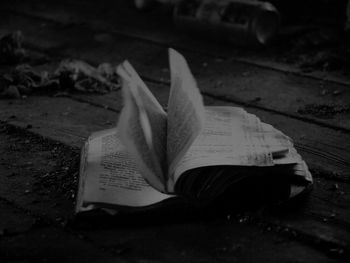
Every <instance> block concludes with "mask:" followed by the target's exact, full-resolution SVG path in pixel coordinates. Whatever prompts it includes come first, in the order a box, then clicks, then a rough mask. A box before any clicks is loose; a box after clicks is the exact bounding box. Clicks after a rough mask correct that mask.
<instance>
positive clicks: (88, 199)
mask: <svg viewBox="0 0 350 263" xmlns="http://www.w3.org/2000/svg"><path fill="white" fill-rule="evenodd" d="M86 156H87V161H86V164H85V168H84V173H83V174H84V177H85V178H84V185H85V186H84V194H83V196H82V199H83V201H84V204H85V205H86V204H94V203H105V204H112V205H113V204H114V205H120V206H134V207H137V206H147V205H152V204H154V203H157V202H160V201H162V200H164V199H167V198H170V197H171V196H169V195H165V194H162V193H160V192H159V191H157V190H156V189H154V188H153V187H152V186H150V185H149V184H148V183H147V182H146V181H145V179H144V178H143V177H142V176H141V174H140V173H139V171H138V168H137V166H136V164H135V161H134V160H133V159H132V158H130V156H129V154H128V152H127V151H126V149H125V147H124V146H123V144H122V143H121V141H120V139H119V137H118V133H117V130H116V129H110V130H105V131H102V132H99V133H95V134H93V135H92V136H91V137H90V138H89V140H88V144H87V155H86Z"/></svg>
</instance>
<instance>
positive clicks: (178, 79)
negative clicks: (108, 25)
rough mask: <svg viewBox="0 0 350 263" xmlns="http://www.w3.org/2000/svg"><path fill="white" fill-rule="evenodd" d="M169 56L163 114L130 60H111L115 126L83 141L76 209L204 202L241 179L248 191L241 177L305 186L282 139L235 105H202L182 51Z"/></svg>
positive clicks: (307, 180)
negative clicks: (118, 89) (118, 84)
mask: <svg viewBox="0 0 350 263" xmlns="http://www.w3.org/2000/svg"><path fill="white" fill-rule="evenodd" d="M169 60H170V75H171V87H170V95H169V101H168V107H167V112H165V111H164V109H163V108H162V107H161V105H160V104H159V103H158V101H157V100H156V98H155V97H154V96H153V95H152V93H151V92H150V90H149V89H148V88H147V87H146V85H145V83H144V82H143V81H142V80H141V78H140V77H139V75H138V74H137V73H136V71H135V70H134V69H133V67H132V66H131V65H130V63H128V62H127V61H125V62H124V63H122V64H121V65H119V66H118V68H117V72H118V74H119V75H120V77H121V79H122V87H123V88H122V91H123V97H124V107H123V109H122V112H121V114H120V117H119V121H118V124H117V127H115V128H113V129H109V130H105V131H101V132H97V133H94V134H92V135H91V136H90V137H89V139H88V140H87V142H86V144H85V147H84V149H83V151H82V158H81V168H80V179H79V190H78V195H77V206H76V211H77V212H82V211H87V210H92V209H96V208H102V209H106V210H109V211H111V209H112V210H116V211H117V210H118V209H122V208H125V207H127V208H138V209H139V208H146V207H147V208H150V207H152V206H156V205H160V204H166V200H170V199H171V200H173V199H176V198H178V197H182V198H181V200H183V199H185V200H186V199H188V200H191V202H193V201H194V202H196V201H197V202H199V203H210V202H212V201H213V200H216V199H217V198H219V197H220V196H225V194H227V192H228V191H235V190H234V189H236V190H237V189H239V191H242V189H241V185H245V187H246V189H243V191H248V192H249V191H250V190H251V189H249V184H242V182H249V181H250V182H252V181H255V180H256V181H257V182H264V181H266V182H270V183H269V184H271V178H273V180H277V181H279V182H284V185H288V197H293V196H295V195H297V194H299V193H301V192H302V191H303V190H304V189H306V188H307V187H308V186H310V185H311V184H312V176H311V174H310V172H309V170H308V167H307V165H306V164H305V162H304V161H303V160H302V158H301V157H300V155H299V154H298V153H297V151H296V150H295V148H294V147H293V143H292V140H291V139H290V138H289V137H287V136H286V135H284V134H283V133H282V132H280V131H278V130H277V129H275V128H274V127H272V126H271V125H269V124H266V123H263V122H261V121H260V120H259V118H258V117H257V116H255V115H253V114H249V113H247V112H246V111H245V110H244V109H242V108H238V107H231V106H212V107H205V106H204V104H203V99H202V96H201V94H200V92H199V89H198V87H197V84H196V81H195V79H194V77H193V76H192V74H191V72H190V69H189V67H188V64H187V62H186V61H185V59H184V57H183V56H182V55H181V54H179V53H178V52H176V51H175V50H173V49H169ZM272 175H273V176H272ZM259 184H260V183H259ZM235 186H236V187H235ZM258 187H259V186H258ZM261 187H266V186H264V184H263V183H262V184H261ZM274 187H278V184H276V186H274ZM266 189H269V188H268V187H267V188H266ZM266 194H268V193H266ZM228 196H229V195H228ZM179 199H180V198H179ZM230 201H231V200H226V202H230Z"/></svg>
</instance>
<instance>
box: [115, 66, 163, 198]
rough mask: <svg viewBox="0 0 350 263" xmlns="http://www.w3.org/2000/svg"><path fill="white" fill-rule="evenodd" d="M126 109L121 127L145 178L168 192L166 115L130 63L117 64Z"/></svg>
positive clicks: (121, 118)
mask: <svg viewBox="0 0 350 263" xmlns="http://www.w3.org/2000/svg"><path fill="white" fill-rule="evenodd" d="M117 73H118V74H119V75H120V76H121V78H122V83H123V94H124V103H125V105H124V108H123V110H122V112H121V115H120V118H119V122H118V130H119V131H120V137H121V139H122V142H123V144H124V145H125V146H126V148H127V150H128V151H129V152H130V154H131V155H132V156H133V157H135V161H136V163H137V165H138V166H139V169H140V171H142V175H143V176H144V177H145V179H146V180H147V181H148V182H149V183H150V184H151V185H152V186H153V187H154V188H156V189H157V190H159V191H161V192H165V191H166V190H165V182H166V179H165V170H166V168H165V165H166V149H165V145H166V125H167V115H166V113H165V112H164V111H163V109H162V108H161V106H160V105H159V103H158V102H157V100H156V99H155V98H154V97H153V95H152V94H151V92H150V91H149V90H148V89H147V87H146V85H145V84H144V83H143V82H142V80H141V79H140V78H139V76H138V75H137V73H136V72H135V70H133V68H132V67H131V65H130V64H129V63H128V62H124V63H123V64H122V65H121V66H119V67H118V69H117Z"/></svg>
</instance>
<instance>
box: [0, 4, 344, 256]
mask: <svg viewBox="0 0 350 263" xmlns="http://www.w3.org/2000/svg"><path fill="white" fill-rule="evenodd" d="M128 2H129V1H107V0H104V1H102V2H101V4H100V5H96V4H95V1H74V2H71V1H40V0H36V1H3V2H2V4H1V5H0V23H1V25H2V27H1V28H0V34H1V35H2V34H5V33H9V32H13V31H14V30H21V31H22V33H23V36H24V48H25V49H26V52H27V58H26V60H25V62H26V63H29V64H31V65H32V66H33V67H34V68H35V69H36V70H38V71H43V70H49V71H50V70H51V71H52V70H53V69H55V68H56V67H57V65H58V64H59V62H60V61H61V60H62V59H64V58H79V59H83V60H85V61H88V62H89V63H91V64H92V65H97V64H99V63H102V62H110V63H112V64H113V65H116V64H118V63H120V62H121V61H123V60H124V59H129V60H130V61H131V63H132V64H133V65H134V66H135V67H136V69H137V70H138V71H139V72H140V73H141V75H142V77H143V78H144V79H145V80H146V82H147V85H148V86H149V87H150V89H151V90H152V92H153V93H154V94H155V96H156V97H157V98H158V100H159V101H160V102H161V104H162V105H163V106H166V103H167V98H168V92H169V87H168V86H169V71H168V69H167V67H168V66H167V51H166V49H167V47H169V46H171V47H175V48H177V49H178V50H179V51H180V52H181V53H183V54H184V55H185V57H186V58H187V59H188V61H189V63H190V67H191V68H192V69H193V73H194V75H195V76H196V78H197V80H198V83H199V87H200V89H201V92H202V94H203V95H204V99H205V103H206V104H207V105H233V106H240V107H244V108H245V109H246V110H247V111H248V112H251V113H253V114H256V115H257V116H258V117H259V118H261V119H262V120H263V121H265V122H267V123H270V124H272V125H274V126H275V127H277V128H278V129H280V130H282V131H283V132H285V133H286V134H288V135H289V136H290V137H291V138H293V140H294V142H295V145H296V147H297V149H298V151H299V152H300V153H301V154H302V156H303V157H304V158H305V160H306V161H307V163H308V164H309V166H310V169H311V171H312V173H313V175H314V178H315V186H314V189H313V191H312V193H311V194H310V195H309V196H307V197H304V198H302V199H301V200H296V202H295V203H290V204H284V205H282V206H277V207H276V206H268V207H266V208H261V209H258V210H256V209H255V210H253V211H252V210H249V211H243V212H242V211H240V212H239V213H237V212H235V211H226V212H225V213H223V214H222V213H220V214H218V215H216V214H214V215H213V214H210V213H205V214H201V215H196V214H193V213H191V212H190V211H186V210H185V211H182V212H181V213H182V214H175V213H174V212H172V211H159V212H155V213H145V214H137V215H132V216H120V217H117V218H113V219H106V218H103V219H101V218H99V217H96V218H88V219H87V218H78V219H77V218H75V217H74V213H73V209H74V200H75V190H76V184H77V176H78V166H79V151H80V148H81V146H82V144H83V142H84V140H85V139H86V138H87V137H88V136H89V134H90V133H91V132H93V131H97V130H101V129H106V128H109V127H112V126H113V125H114V124H115V123H116V121H117V119H118V115H119V112H120V109H121V107H122V105H121V94H120V91H119V90H117V91H113V92H111V93H107V94H104V95H98V94H87V93H78V92H68V93H60V94H57V91H51V92H40V93H39V92H29V94H27V95H26V96H23V97H21V98H19V99H1V100H0V121H1V123H0V141H1V145H0V261H1V262H3V261H4V262H77V261H86V262H110V261H111V262H112V261H113V262H119V261H120V262H252V261H253V262H261V261H266V262H283V261H284V262H336V261H347V260H348V259H349V253H350V234H349V230H350V212H349V204H350V202H349V201H350V200H349V199H350V185H349V182H350V181H349V178H350V177H349V176H350V175H349V170H350V169H349V168H350V151H349V148H350V118H349V116H350V110H349V109H350V92H349V86H350V78H349V76H350V75H349V74H348V73H349V71H348V64H347V62H346V61H348V60H345V62H344V61H343V60H339V59H336V60H327V59H326V60H322V59H319V60H318V62H319V61H321V62H320V64H317V63H315V64H311V65H310V64H309V65H306V66H305V64H303V63H300V59H301V57H307V60H306V61H310V60H309V59H310V58H314V57H315V53H317V52H323V53H327V52H328V51H329V50H341V52H343V53H342V56H343V57H345V58H346V56H347V54H348V53H347V52H348V51H347V48H346V46H343V42H341V41H340V42H337V43H336V44H334V42H326V43H328V44H327V45H328V46H327V45H326V47H325V45H323V46H322V45H321V46H317V52H316V49H315V47H314V46H311V47H309V49H307V48H306V49H303V50H302V51H300V49H298V48H296V49H293V50H292V51H293V52H294V53H293V52H291V53H288V54H287V51H289V49H290V47H291V45H292V47H297V46H295V45H294V44H293V43H291V42H290V41H289V42H288V41H287V42H284V40H283V38H285V35H282V36H281V38H280V39H279V40H278V41H277V43H276V44H275V45H273V46H272V47H268V48H266V49H263V50H261V49H260V50H253V51H252V50H250V49H243V48H238V47H234V46H232V45H228V44H225V45H219V44H218V43H213V42H211V41H204V40H203V39H197V38H194V37H191V36H189V35H186V34H184V33H183V32H181V31H179V30H177V29H176V28H174V26H173V25H172V23H171V19H169V14H168V13H166V11H164V10H153V11H151V12H150V13H145V14H144V13H138V12H136V11H135V10H134V9H133V8H132V7H131V5H130V4H127V3H128ZM287 39H290V38H287ZM293 39H295V38H293ZM301 39H304V38H301ZM306 39H308V38H306ZM312 39H315V38H312ZM316 39H317V38H316ZM295 40H296V39H295ZM322 43H324V42H322ZM330 43H333V44H330ZM329 45H330V46H329ZM332 45H333V46H332ZM303 47H305V46H303ZM311 51H312V52H311ZM327 54H329V53H327ZM332 58H334V56H333V55H332ZM338 58H339V56H338ZM316 60H317V59H316ZM303 61H305V60H303ZM329 61H332V63H333V65H334V63H335V65H336V67H335V68H334V67H331V66H329V65H330V64H329V63H328V62H329ZM327 63H328V64H327ZM13 67H14V65H5V64H3V65H1V66H0V71H1V73H2V74H6V73H9V72H10V71H11V69H12V68H13ZM0 84H1V83H0ZM22 95H23V94H22ZM55 95H60V96H55ZM62 95H64V96H62Z"/></svg>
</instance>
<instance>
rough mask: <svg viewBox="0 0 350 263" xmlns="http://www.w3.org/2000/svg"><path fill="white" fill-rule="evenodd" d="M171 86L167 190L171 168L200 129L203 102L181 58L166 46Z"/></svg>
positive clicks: (171, 184)
mask: <svg viewBox="0 0 350 263" xmlns="http://www.w3.org/2000/svg"><path fill="white" fill-rule="evenodd" d="M169 61H170V74H171V88H170V96H169V102H168V128H167V130H168V132H167V156H168V166H169V169H168V188H169V189H168V190H170V191H172V190H173V177H172V175H173V171H174V168H175V167H176V165H177V163H178V162H179V161H180V159H182V157H183V155H184V154H185V153H186V152H187V150H188V148H189V147H190V145H191V144H192V142H193V141H194V140H195V138H196V137H197V136H198V134H199V133H200V131H201V130H202V127H203V123H204V111H205V110H204V105H203V100H202V96H201V94H200V92H199V90H198V87H197V84H196V81H195V79H194V77H193V76H192V74H191V72H190V69H189V67H188V65H187V62H186V61H185V59H184V57H183V56H182V55H180V54H179V53H178V52H176V51H175V50H173V49H169Z"/></svg>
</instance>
